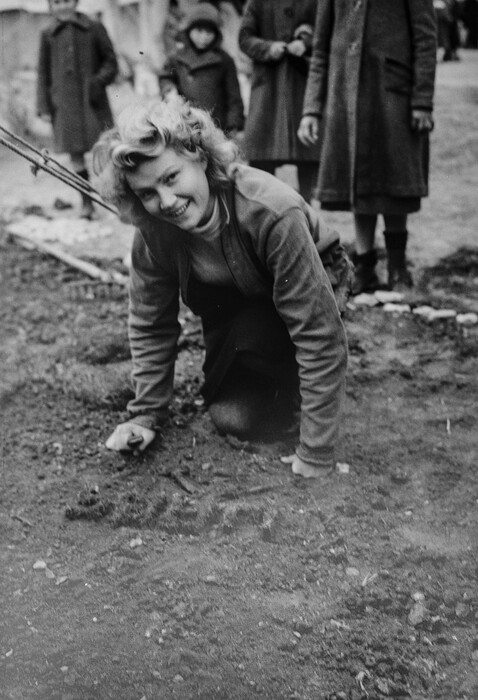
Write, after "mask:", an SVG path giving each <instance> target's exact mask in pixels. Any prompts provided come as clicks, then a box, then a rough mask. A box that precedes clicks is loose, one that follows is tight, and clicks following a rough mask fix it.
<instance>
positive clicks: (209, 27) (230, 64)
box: [159, 2, 244, 136]
mask: <svg viewBox="0 0 478 700" xmlns="http://www.w3.org/2000/svg"><path fill="white" fill-rule="evenodd" d="M184 36H185V42H184V46H182V47H181V48H180V49H178V50H177V51H176V53H174V54H173V55H172V56H170V57H169V59H168V60H167V61H166V64H165V66H164V68H163V70H162V71H161V73H160V75H159V84H160V89H161V94H162V96H163V98H165V99H167V98H168V95H169V94H170V91H171V89H172V88H176V90H177V92H179V94H180V95H182V96H183V97H184V98H185V99H186V100H188V102H190V103H191V104H192V105H194V106H196V107H200V108H201V109H205V110H207V111H208V112H209V113H210V114H211V116H212V117H213V119H214V120H215V122H216V123H217V125H218V126H219V127H220V128H221V129H222V130H223V131H225V132H227V133H228V134H229V135H230V136H234V135H235V134H236V133H237V132H238V131H241V130H242V129H243V127H244V105H243V102H242V97H241V92H240V88H239V81H238V78H237V70H236V66H235V63H234V60H233V59H232V57H231V56H230V55H229V54H228V53H226V51H224V50H223V49H222V48H221V46H220V43H221V39H222V35H221V30H220V16H219V12H218V11H217V9H216V8H215V7H214V6H213V5H211V4H209V3H207V2H201V3H199V4H198V5H196V6H194V7H193V8H191V10H190V11H189V13H188V14H187V16H186V23H185V30H184Z"/></svg>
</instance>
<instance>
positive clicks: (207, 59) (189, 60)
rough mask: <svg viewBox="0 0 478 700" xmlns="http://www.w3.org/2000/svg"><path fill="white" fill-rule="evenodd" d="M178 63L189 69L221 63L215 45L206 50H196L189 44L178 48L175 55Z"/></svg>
mask: <svg viewBox="0 0 478 700" xmlns="http://www.w3.org/2000/svg"><path fill="white" fill-rule="evenodd" d="M176 59H177V61H178V62H179V63H183V64H184V65H185V66H187V67H188V68H190V69H193V70H195V69H197V68H205V67H206V66H215V65H217V64H219V63H221V55H220V53H219V49H217V48H216V47H215V46H213V47H212V48H210V49H208V50H207V51H203V52H198V51H196V50H195V49H193V47H192V46H191V45H189V44H186V45H185V46H184V48H182V49H180V50H179V51H178V53H177V55H176Z"/></svg>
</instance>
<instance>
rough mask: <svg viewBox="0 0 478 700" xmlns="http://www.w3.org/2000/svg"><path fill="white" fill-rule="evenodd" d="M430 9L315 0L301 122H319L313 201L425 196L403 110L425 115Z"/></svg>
mask: <svg viewBox="0 0 478 700" xmlns="http://www.w3.org/2000/svg"><path fill="white" fill-rule="evenodd" d="M435 65H436V23H435V13H434V10H433V0H354V1H353V2H352V0H320V2H319V3H318V5H317V18H316V26H315V36H314V42H313V47H312V58H311V65H310V69H309V78H308V82H307V90H306V95H305V100H304V108H303V113H304V115H307V114H310V115H319V116H321V117H322V121H321V127H320V132H321V141H322V152H321V163H320V172H319V199H320V201H321V202H322V204H325V205H326V204H327V203H329V204H331V203H334V202H338V203H340V202H341V203H348V204H349V205H353V203H354V201H355V198H356V197H357V196H360V197H367V196H391V197H422V196H425V195H426V194H427V193H428V135H426V134H418V133H416V132H414V131H412V129H411V127H410V117H411V110H412V109H424V110H432V107H433V91H434V79H435Z"/></svg>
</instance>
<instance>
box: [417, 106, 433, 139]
mask: <svg viewBox="0 0 478 700" xmlns="http://www.w3.org/2000/svg"><path fill="white" fill-rule="evenodd" d="M434 126H435V124H434V122H433V114H432V112H429V111H428V110H426V109H412V129H413V131H418V132H422V133H426V132H428V131H432V130H433V127H434Z"/></svg>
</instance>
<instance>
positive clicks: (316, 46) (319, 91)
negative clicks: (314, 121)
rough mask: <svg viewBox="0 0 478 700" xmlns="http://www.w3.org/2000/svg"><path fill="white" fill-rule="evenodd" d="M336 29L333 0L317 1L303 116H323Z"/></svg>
mask: <svg viewBox="0 0 478 700" xmlns="http://www.w3.org/2000/svg"><path fill="white" fill-rule="evenodd" d="M333 29H334V11H333V2H332V0H323V2H319V3H317V14H316V16H315V28H314V38H313V41H312V54H311V58H310V64H309V73H308V77H307V85H306V89H305V94H304V102H303V108H302V114H303V116H307V115H314V116H319V117H320V116H322V113H323V111H324V107H325V100H326V97H327V79H328V71H329V60H330V58H329V56H330V43H331V39H332V33H333Z"/></svg>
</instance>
